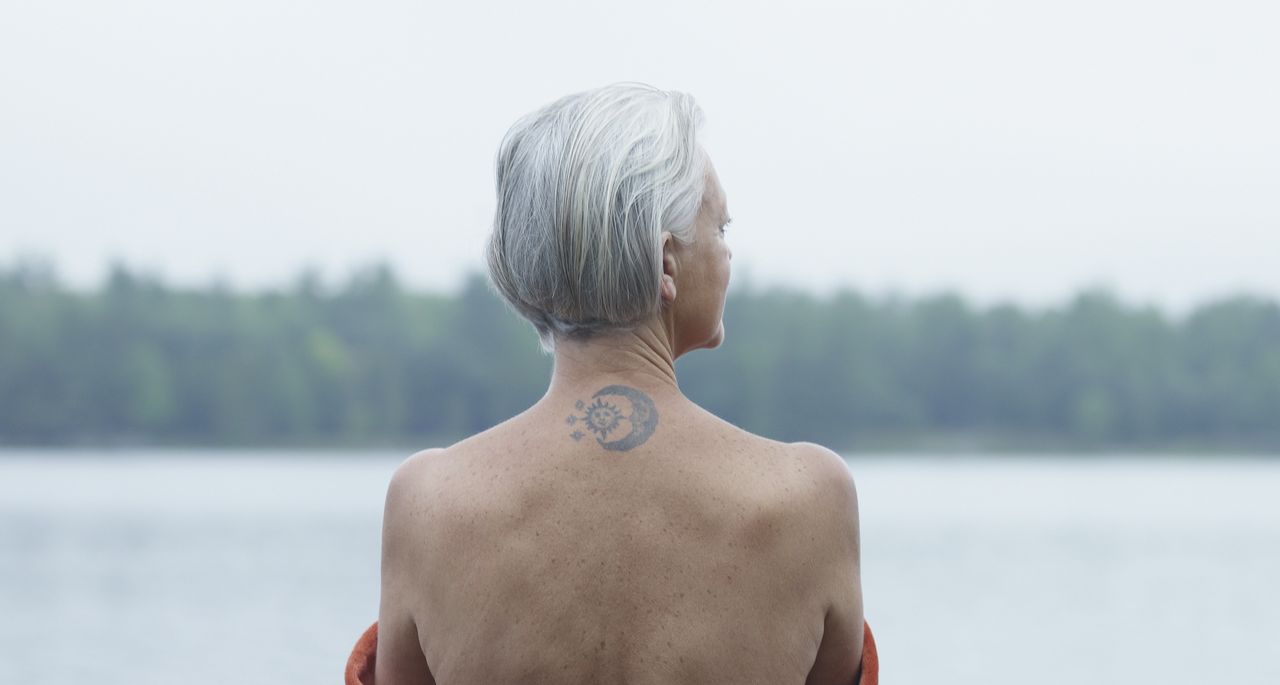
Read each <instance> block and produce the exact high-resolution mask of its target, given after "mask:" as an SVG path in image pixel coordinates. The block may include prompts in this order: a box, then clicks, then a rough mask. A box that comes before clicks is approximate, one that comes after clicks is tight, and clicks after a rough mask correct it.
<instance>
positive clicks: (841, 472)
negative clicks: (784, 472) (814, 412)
mask: <svg viewBox="0 0 1280 685" xmlns="http://www.w3.org/2000/svg"><path fill="white" fill-rule="evenodd" d="M789 447H790V448H791V449H792V451H793V454H794V455H795V457H796V459H798V460H799V461H800V463H802V464H803V465H804V466H805V468H806V469H808V470H810V471H811V472H812V474H813V477H814V480H815V484H816V485H818V486H819V487H821V488H822V489H823V491H824V492H825V493H827V494H830V495H831V496H833V497H835V498H838V499H844V498H848V499H852V500H853V501H854V502H855V503H856V502H857V499H858V492H857V488H856V486H855V484H854V481H853V472H852V471H850V470H849V464H848V463H846V462H845V460H844V457H842V456H840V455H839V454H837V453H836V452H835V451H834V450H832V449H830V448H828V447H823V446H822V445H819V444H817V443H813V442H793V443H790V445H789Z"/></svg>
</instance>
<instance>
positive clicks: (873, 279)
mask: <svg viewBox="0 0 1280 685" xmlns="http://www.w3.org/2000/svg"><path fill="white" fill-rule="evenodd" d="M1278 35H1280V5H1277V4H1276V3H1274V2H1268V1H1265V0H1259V1H1256V2H1247V1H1245V0H1218V1H1216V2H1197V3H1190V2H1182V1H1178V0H1173V1H1170V0H1101V1H1099V0H1073V1H1072V2H1055V3H1047V2H1028V1H1027V0H988V1H986V2H942V1H933V2H925V1H910V0H905V1H904V0H892V1H877V2H838V3H830V4H825V3H813V2H796V1H792V2H787V3H780V2H774V3H749V2H690V1H688V0H675V1H668V0H662V1H660V2H650V1H646V2H631V3H622V4H616V5H614V4H610V3H604V2H588V1H584V2H567V1H564V0H554V1H550V2H536V3H535V2H506V3H485V2H458V3H443V2H441V3H432V2H422V1H419V2H377V1H372V0H366V1H363V2H346V3H336V2H283V1H280V0H252V1H250V0H221V1H220V2H216V3H214V2H205V3H180V2H175V1H174V0H157V1H153V2H111V3H103V2H93V1H89V0H83V1H80V2H68V1H63V0H40V1H38V2H36V1H31V2H9V3H5V4H4V6H3V8H0V261H2V262H5V263H8V262H9V261H11V260H12V259H13V258H14V257H15V256H17V255H22V254H31V253H34V254H41V255H47V256H49V257H52V258H53V260H54V261H55V263H56V264H57V266H58V268H59V271H60V273H61V274H62V275H63V276H64V278H65V279H66V280H68V281H70V282H71V283H73V284H75V285H78V286H88V285H92V284H94V283H96V282H97V281H98V279H99V278H100V277H101V275H102V273H103V271H104V269H105V267H106V264H107V263H108V260H110V259H113V258H117V259H122V260H124V261H125V262H127V263H128V264H130V265H132V266H136V267H140V268H144V269H146V270H148V271H152V272H155V273H158V274H161V275H163V276H164V277H166V278H168V279H169V280H170V281H172V282H177V283H190V284H199V283H207V282H209V281H210V280H211V279H212V278H214V276H215V275H221V276H222V277H223V278H225V279H226V280H228V281H229V282H230V283H231V284H232V285H234V286H236V287H242V288H253V287H260V286H264V285H276V284H281V283H284V282H286V281H288V280H290V279H291V278H292V277H293V276H294V275H296V274H297V273H298V272H299V271H300V269H301V268H302V267H303V265H305V264H312V265H316V266H318V267H320V268H321V269H322V271H323V272H324V273H325V274H327V275H328V276H329V277H330V278H338V277H344V276H345V275H346V274H347V273H348V272H349V271H350V269H351V268H353V267H354V266H355V265H359V264H364V263H368V262H370V261H373V260H376V259H386V260H388V261H390V262H391V263H392V264H393V265H394V266H395V267H396V269H397V271H398V272H399V274H400V275H401V276H402V278H403V279H404V280H405V281H406V282H408V283H409V284H410V285H411V286H413V287H417V288H437V289H448V288H452V287H453V286H455V285H456V284H457V283H458V282H459V281H460V277H461V275H462V274H463V273H465V272H466V271H468V270H471V269H479V268H480V266H481V260H480V252H481V246H482V244H483V239H484V236H485V234H486V233H487V231H488V227H489V221H490V219H491V211H492V206H493V200H492V197H491V196H492V193H493V179H492V163H493V156H494V153H495V151H496V149H497V144H498V141H499V140H500V139H501V137H502V134H503V133H504V132H505V131H506V129H507V127H508V126H509V125H510V124H511V123H513V122H514V121H515V119H516V118H517V117H518V116H520V115H521V114H524V113H525V112H527V111H530V110H532V109H534V108H536V107H538V106H540V105H542V104H544V103H546V102H549V101H551V100H553V99H555V98H557V97H559V96H561V95H564V94H567V93H570V92H574V91H577V90H582V89H585V88H589V87H593V86H598V85H603V84H606V83H609V82H613V81H621V80H638V81H645V82H648V83H652V84H654V85H657V86H659V87H663V88H674V89H679V90H685V91H688V92H690V93H692V94H693V95H694V96H695V97H696V98H697V99H698V101H699V102H700V103H701V105H702V107H703V109H704V111H705V112H706V116H707V125H706V127H705V129H704V134H705V138H704V140H705V144H706V146H707V148H708V150H709V151H710V152H711V155H712V159H713V160H714V161H715V163H716V166H717V169H718V171H719V173H720V176H721V180H722V182H723V183H724V185H725V189H726V192H727V195H728V199H729V207H730V212H731V214H732V215H733V217H734V223H733V225H732V226H731V227H730V228H729V240H730V244H731V245H732V246H733V249H734V269H735V272H734V276H735V279H737V280H738V282H739V283H741V282H742V280H743V279H744V276H746V275H747V274H749V275H750V276H751V278H752V280H753V281H754V282H755V283H758V284H767V283H788V284H794V285H799V286H803V287H806V288H809V289H812V290H815V291H818V292H828V291H830V290H831V289H832V288H833V287H836V286H839V285H850V286H853V287H856V288H859V289H861V290H863V291H864V292H866V293H868V294H873V295H874V294H880V293H883V292H887V291H889V290H897V291H899V292H902V293H904V294H908V295H920V294H926V293H935V292H938V291H941V290H948V289H954V290H956V291H959V292H960V293H961V294H963V295H965V296H967V297H969V298H970V299H971V300H972V301H975V302H979V303H983V304H989V303H992V302H996V301H1015V302H1018V303H1023V304H1031V305H1039V304H1045V303H1050V302H1054V303H1056V302H1059V301H1061V300H1063V299H1065V298H1067V297H1069V296H1070V295H1071V294H1072V293H1074V292H1076V291H1078V290H1079V289H1080V288H1082V287H1084V286H1087V285H1107V286H1110V287H1112V288H1113V290H1115V291H1116V292H1117V293H1119V294H1120V295H1121V296H1122V298H1124V299H1127V300H1130V301H1137V302H1152V303H1155V304H1158V305H1161V306H1164V307H1165V308H1166V309H1167V310H1170V311H1181V310H1185V309H1186V308H1187V307H1189V306H1191V305H1193V304H1195V303H1197V302H1200V301H1203V300H1205V299H1209V298H1211V297H1216V296H1218V295H1221V294H1224V293H1232V292H1239V291H1247V292H1254V293H1261V294H1264V295H1266V296H1269V297H1273V298H1280V124H1277V122H1280V40H1277V36H1278Z"/></svg>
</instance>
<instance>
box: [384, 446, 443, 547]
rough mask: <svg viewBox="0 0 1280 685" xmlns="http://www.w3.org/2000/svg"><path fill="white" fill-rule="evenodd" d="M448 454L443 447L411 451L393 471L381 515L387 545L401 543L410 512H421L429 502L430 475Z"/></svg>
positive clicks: (431, 480)
mask: <svg viewBox="0 0 1280 685" xmlns="http://www.w3.org/2000/svg"><path fill="white" fill-rule="evenodd" d="M447 452H448V448H445V447H432V448H430V449H425V450H420V451H418V452H414V453H413V454H412V455H410V456H409V457H407V458H406V459H405V460H404V461H402V462H400V465H399V466H397V467H396V469H395V471H394V472H392V474H391V480H390V482H389V483H388V484H387V498H386V505H385V508H384V510H383V516H382V524H383V532H384V535H385V537H386V541H387V542H388V543H389V544H395V543H397V542H404V540H402V532H403V527H404V524H405V523H406V522H407V520H408V519H410V518H412V515H413V512H415V511H420V510H421V509H422V508H423V507H424V506H426V505H427V504H428V502H429V501H430V499H431V498H430V490H431V487H432V483H433V481H434V478H433V476H432V472H433V471H435V470H437V469H438V468H439V466H440V463H441V462H442V461H443V460H444V458H445V455H446V454H447Z"/></svg>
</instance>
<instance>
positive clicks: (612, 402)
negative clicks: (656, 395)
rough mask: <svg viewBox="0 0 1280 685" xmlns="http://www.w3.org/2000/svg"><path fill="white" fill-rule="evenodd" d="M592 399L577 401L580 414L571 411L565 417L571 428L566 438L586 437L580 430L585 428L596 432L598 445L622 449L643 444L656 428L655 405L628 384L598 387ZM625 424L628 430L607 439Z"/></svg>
mask: <svg viewBox="0 0 1280 685" xmlns="http://www.w3.org/2000/svg"><path fill="white" fill-rule="evenodd" d="M591 400H592V401H591V403H590V404H587V403H586V402H584V401H582V400H578V401H577V402H576V403H574V408H575V409H577V410H578V411H580V412H582V414H581V415H579V414H570V415H569V416H568V417H566V418H565V420H564V422H565V423H566V424H568V425H569V426H573V427H574V430H573V432H572V433H570V434H569V437H571V438H573V439H574V440H575V441H578V440H582V439H583V438H585V437H587V433H585V432H583V431H584V430H586V431H590V432H591V433H594V434H595V436H596V443H597V444H598V445H600V446H601V447H603V448H605V449H607V450H614V451H618V452H625V451H627V450H629V449H631V448H633V447H636V446H638V445H642V444H644V442H645V441H646V440H648V439H649V436H651V435H653V431H654V429H656V428H657V427H658V408H657V406H655V405H654V403H653V400H652V399H651V398H650V397H649V396H648V395H646V394H644V393H643V392H640V391H639V390H636V389H635V388H633V387H631V386H627V385H607V386H605V387H603V388H600V389H599V390H597V391H596V392H595V394H594V395H592V396H591ZM628 409H629V410H630V411H629V412H628V411H627V410H628ZM624 423H625V424H626V426H627V427H628V429H629V430H628V431H627V432H626V433H625V434H623V435H621V436H619V437H615V438H614V439H612V440H611V439H609V438H610V436H611V435H614V434H616V432H617V431H618V430H619V429H620V428H621V427H622V426H623V424H624Z"/></svg>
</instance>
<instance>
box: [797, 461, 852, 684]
mask: <svg viewBox="0 0 1280 685" xmlns="http://www.w3.org/2000/svg"><path fill="white" fill-rule="evenodd" d="M801 449H804V450H805V451H806V454H805V459H806V460H807V461H808V463H809V466H810V468H811V472H812V473H813V474H814V475H815V486H816V492H817V495H816V497H815V501H814V507H813V511H812V514H813V516H814V517H815V518H814V521H813V524H812V525H813V526H814V528H815V530H816V531H818V535H816V536H815V543H816V544H817V547H816V549H815V551H814V557H815V560H816V561H818V566H817V567H818V568H819V569H820V573H821V575H820V578H819V585H820V586H821V587H823V588H824V593H825V596H826V603H827V604H826V616H825V618H824V620H823V630H822V641H821V643H820V644H819V646H818V654H817V656H816V657H815V658H814V662H813V666H812V668H811V669H810V672H809V677H808V679H806V681H805V683H806V685H821V684H825V683H839V684H840V685H849V684H850V683H854V682H857V681H856V678H858V677H859V667H860V666H861V663H862V639H863V635H862V631H863V624H862V621H863V617H862V572H861V569H860V563H861V542H860V540H859V530H858V491H857V487H856V486H855V484H854V481H853V474H851V473H850V472H849V467H848V465H846V464H845V462H844V459H842V458H841V457H840V455H838V454H836V453H835V452H832V451H831V450H829V449H827V448H825V447H822V446H820V445H814V444H812V443H802V444H801Z"/></svg>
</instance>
